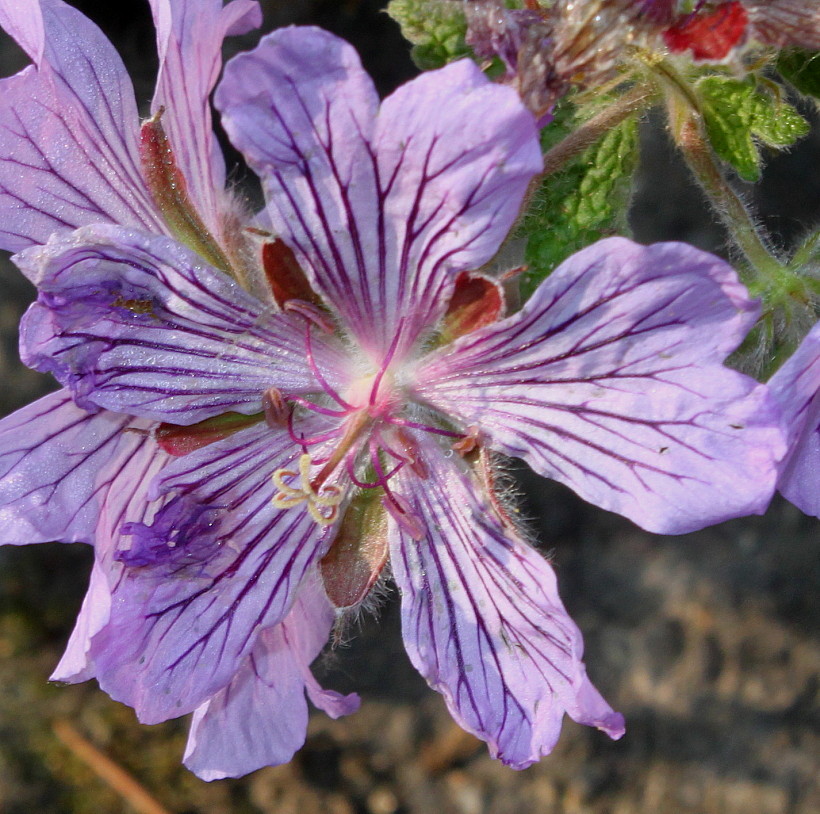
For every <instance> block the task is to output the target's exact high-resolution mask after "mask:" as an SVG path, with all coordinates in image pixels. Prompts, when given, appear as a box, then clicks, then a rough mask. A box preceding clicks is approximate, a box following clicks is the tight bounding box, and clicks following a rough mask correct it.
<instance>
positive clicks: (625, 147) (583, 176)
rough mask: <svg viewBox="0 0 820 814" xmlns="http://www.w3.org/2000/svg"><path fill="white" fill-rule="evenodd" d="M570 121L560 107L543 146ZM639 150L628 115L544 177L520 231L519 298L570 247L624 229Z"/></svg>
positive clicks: (634, 124)
mask: <svg viewBox="0 0 820 814" xmlns="http://www.w3.org/2000/svg"><path fill="white" fill-rule="evenodd" d="M573 124H577V122H574V121H573V116H572V113H571V111H568V110H566V109H563V110H562V109H559V112H558V115H557V116H556V119H555V121H553V122H552V123H551V124H550V125H549V126H548V127H546V128H545V129H544V131H543V136H542V146H543V147H544V149H545V150H546V149H549V147H551V146H552V145H553V144H556V143H557V142H558V141H560V140H561V138H563V137H564V136H565V135H566V134H567V133H569V132H571V130H572V129H574V128H573V127H572V125H573ZM637 155H638V121H637V117H632V118H630V119H627V120H626V121H625V122H623V123H622V124H621V125H619V126H618V127H616V128H614V129H613V130H610V131H609V132H608V133H607V134H606V135H604V136H603V137H602V138H601V139H600V141H598V142H597V143H596V144H594V145H593V146H592V147H589V148H588V149H587V150H586V151H585V152H584V153H583V154H582V155H580V156H579V157H578V158H576V159H574V160H573V161H572V162H570V163H569V164H568V165H567V166H566V167H564V168H563V169H562V170H561V171H559V172H557V173H554V174H552V175H550V176H548V177H547V178H545V179H544V180H543V181H542V183H541V186H540V187H539V189H538V191H537V192H536V194H535V196H534V197H533V200H532V203H531V206H530V209H529V211H528V213H527V215H526V217H525V218H524V221H523V223H522V224H521V227H520V231H519V233H520V234H521V235H522V236H523V237H525V238H526V240H527V245H526V250H525V261H526V263H527V266H528V269H527V271H526V272H525V273H524V274H523V279H522V281H521V294H522V296H523V297H525V298H526V297H529V295H530V294H531V293H532V292H533V291H534V290H535V289H536V288H537V286H538V284H539V283H540V282H541V281H542V280H544V279H545V278H546V277H547V276H548V275H549V273H550V272H551V271H552V270H553V269H554V268H555V267H556V266H557V265H558V264H559V263H560V262H561V261H562V260H565V259H566V258H567V257H569V256H570V255H571V254H573V253H574V252H576V251H578V250H579V249H581V248H583V247H584V246H588V245H589V244H590V243H594V242H595V241H596V240H600V239H601V238H602V237H606V236H608V235H611V234H615V233H621V234H623V233H625V232H626V231H628V229H627V225H626V212H627V208H628V199H629V194H630V191H631V184H630V181H631V177H632V173H633V171H634V169H635V166H636V164H637Z"/></svg>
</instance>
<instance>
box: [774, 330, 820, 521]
mask: <svg viewBox="0 0 820 814" xmlns="http://www.w3.org/2000/svg"><path fill="white" fill-rule="evenodd" d="M769 387H770V388H771V391H772V394H773V395H774V396H775V398H776V399H777V400H778V401H779V402H780V406H781V408H782V410H783V418H784V421H785V424H786V429H787V436H786V437H787V441H788V445H789V451H788V453H787V455H786V457H785V458H784V459H783V463H782V467H781V475H780V480H779V482H778V489H779V490H780V491H781V492H782V494H783V495H784V496H785V497H786V498H787V499H788V500H790V501H791V502H792V503H794V505H795V506H797V507H798V508H799V509H800V510H801V511H804V512H805V513H806V514H810V515H813V516H814V517H820V323H818V324H817V325H815V326H814V328H812V329H811V331H809V333H808V335H807V336H806V338H805V339H804V340H803V342H802V343H801V344H800V347H799V348H798V349H797V350H796V351H795V353H794V355H793V356H792V357H791V358H790V359H788V360H787V361H786V363H785V364H784V365H783V367H781V368H780V370H778V371H777V373H775V374H774V376H772V378H771V381H770V382H769Z"/></svg>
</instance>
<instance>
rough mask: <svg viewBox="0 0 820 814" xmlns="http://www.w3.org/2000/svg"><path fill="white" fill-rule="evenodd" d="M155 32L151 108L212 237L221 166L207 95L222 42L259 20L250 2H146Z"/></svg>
mask: <svg viewBox="0 0 820 814" xmlns="http://www.w3.org/2000/svg"><path fill="white" fill-rule="evenodd" d="M150 1H151V10H152V12H153V15H154V24H155V26H156V29H157V50H158V52H159V75H158V77H157V88H156V92H155V94H154V100H153V103H152V105H151V110H152V112H153V113H157V111H159V109H160V108H164V113H163V115H162V125H163V128H164V130H165V134H166V135H167V137H168V141H169V143H170V145H171V148H172V150H173V153H174V157H175V159H176V162H177V164H178V166H179V168H180V170H181V171H182V174H183V176H184V177H185V180H186V183H187V187H188V195H189V196H190V199H191V201H192V202H193V204H194V206H195V207H196V209H197V212H198V213H199V215H200V217H201V218H202V219H203V221H204V222H205V225H206V226H207V227H208V229H209V230H210V231H211V233H212V234H213V235H215V236H217V237H218V238H219V237H221V236H222V229H223V224H222V223H221V222H220V217H219V214H220V211H221V209H222V206H221V203H222V190H223V189H224V186H225V162H224V159H223V157H222V151H221V150H220V149H219V145H218V143H217V141H216V138H215V137H214V134H213V129H212V123H211V107H210V95H211V91H212V90H213V88H214V85H215V84H216V80H217V78H218V77H219V72H220V70H221V68H222V42H223V41H224V39H225V37H226V36H227V35H228V34H240V33H245V32H246V31H249V30H251V29H252V28H255V27H256V26H258V25H259V24H260V23H261V22H262V12H261V9H260V8H259V4H258V3H256V2H253V1H252V0H235V1H234V2H231V3H229V4H228V5H226V6H224V7H223V5H222V0H150Z"/></svg>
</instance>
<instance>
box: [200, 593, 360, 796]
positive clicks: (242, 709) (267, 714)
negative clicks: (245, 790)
mask: <svg viewBox="0 0 820 814" xmlns="http://www.w3.org/2000/svg"><path fill="white" fill-rule="evenodd" d="M333 621H334V614H333V611H332V609H331V607H330V605H329V603H328V602H327V599H325V597H324V596H322V593H321V587H320V586H318V585H317V584H313V585H306V586H305V587H303V588H302V589H301V590H300V592H299V598H298V599H297V600H296V602H295V603H294V605H293V608H292V609H291V612H290V613H289V614H288V616H287V618H286V619H285V620H284V622H282V623H281V624H279V625H277V626H276V627H273V628H268V629H267V630H264V631H262V633H261V634H260V636H259V639H258V640H257V643H256V646H255V647H254V649H253V651H252V652H251V654H250V655H249V656H248V657H247V659H246V660H245V662H244V663H243V665H242V667H240V669H239V671H238V672H237V674H236V676H235V677H234V679H233V681H231V683H230V684H229V685H228V686H227V687H225V689H223V690H220V692H219V693H217V694H216V695H215V696H214V697H213V698H210V699H208V701H206V702H205V703H204V704H203V705H202V706H201V707H199V708H198V709H197V710H196V711H195V712H194V717H193V721H192V722H191V731H190V734H189V736H188V745H187V747H186V749H185V759H184V762H185V765H186V766H187V767H188V768H189V769H190V770H191V771H192V772H194V773H195V774H196V775H198V776H199V777H201V778H202V779H203V780H219V779H222V778H224V777H239V776H241V775H243V774H247V773H248V772H252V771H254V770H256V769H259V768H261V767H262V766H277V765H279V764H281V763H287V761H289V760H290V759H291V758H292V757H293V755H294V753H295V752H296V751H297V750H298V749H299V748H301V746H302V745H303V744H304V742H305V733H306V730H307V722H308V709H307V703H306V702H305V691H306V689H307V686H306V685H307V682H308V681H310V682H311V683H313V684H315V683H316V682H315V679H314V678H313V676H312V675H311V673H310V663H311V662H312V661H313V659H315V658H316V656H317V655H318V654H319V652H320V651H321V649H322V647H323V646H324V645H325V643H326V641H327V637H328V633H329V632H330V628H331V625H332V624H333ZM334 695H337V694H334ZM346 700H347V701H348V702H352V703H351V707H352V708H353V709H355V707H356V706H358V699H357V698H356V696H347V699H346ZM353 709H349V710H348V711H353Z"/></svg>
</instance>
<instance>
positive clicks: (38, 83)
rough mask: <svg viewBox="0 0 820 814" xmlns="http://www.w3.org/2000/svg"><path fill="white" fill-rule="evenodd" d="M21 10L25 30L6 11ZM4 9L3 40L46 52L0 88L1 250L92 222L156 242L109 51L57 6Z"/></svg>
mask: <svg viewBox="0 0 820 814" xmlns="http://www.w3.org/2000/svg"><path fill="white" fill-rule="evenodd" d="M23 5H25V6H26V7H27V9H26V12H25V13H26V14H28V13H29V11H28V6H30V5H33V6H35V7H36V9H35V10H34V11H32V12H30V13H31V22H30V25H29V24H26V25H22V24H21V20H20V14H21V12H20V11H19V9H16V8H15V9H14V11H12V8H14V7H18V6H19V7H22V6H23ZM3 7H4V8H6V20H5V21H7V22H9V24H10V29H9V33H10V34H11V35H12V36H14V37H16V38H19V41H20V44H21V45H22V46H23V47H24V48H25V49H26V50H28V51H29V53H30V54H31V55H33V56H34V55H36V54H37V52H38V50H39V49H40V48H43V49H44V50H43V55H42V59H41V60H40V61H39V63H38V65H37V66H29V67H28V68H26V69H25V70H23V71H21V72H20V73H19V74H17V75H16V76H13V77H10V78H8V79H3V80H0V121H2V127H1V128H0V247H2V248H4V249H7V250H10V251H19V250H20V249H24V248H26V247H27V246H30V245H32V244H42V243H45V242H46V241H47V240H48V238H49V236H50V235H52V234H54V233H55V232H62V233H65V232H67V231H69V230H71V229H75V228H77V227H78V226H83V225H85V224H88V223H97V222H115V223H119V224H122V225H124V226H133V227H137V228H144V229H146V230H148V231H152V232H159V233H164V231H165V230H164V227H163V226H162V223H161V222H160V220H159V219H158V217H157V215H156V213H155V208H154V205H153V202H152V200H151V197H150V193H149V192H148V190H147V188H146V186H145V183H144V181H143V179H142V174H141V171H140V163H139V149H138V146H137V143H136V133H137V126H138V121H139V117H138V113H137V107H136V102H135V100H134V92H133V88H132V87H131V82H130V80H129V78H128V74H127V73H126V71H125V67H124V66H123V64H122V61H121V60H120V58H119V56H118V55H117V53H116V51H115V50H114V49H113V47H112V46H111V44H110V43H109V42H108V40H107V39H106V38H105V37H104V36H103V34H102V32H100V30H99V29H98V28H97V27H96V26H94V25H93V24H92V23H91V22H90V21H89V20H87V19H86V18H85V17H84V16H83V15H82V14H80V13H79V12H78V11H77V10H76V9H74V8H72V7H71V6H69V5H67V4H65V3H63V2H61V0H39V1H38V0H32V2H31V3H28V4H21V3H19V2H15V0H5V2H4V3H3ZM38 13H41V14H42V22H43V26H44V37H45V39H44V44H42V45H41V44H40V43H39V42H37V39H36V38H38V37H39V36H40V33H39V30H38V26H39V23H38V22H37V16H38ZM0 22H4V20H2V19H0Z"/></svg>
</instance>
